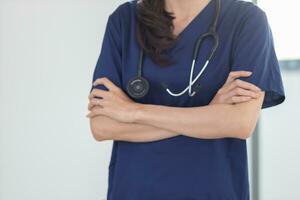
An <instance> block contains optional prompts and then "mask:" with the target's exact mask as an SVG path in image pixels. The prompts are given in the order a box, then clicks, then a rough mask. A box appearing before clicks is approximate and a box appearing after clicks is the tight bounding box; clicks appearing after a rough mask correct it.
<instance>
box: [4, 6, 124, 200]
mask: <svg viewBox="0 0 300 200" xmlns="http://www.w3.org/2000/svg"><path fill="white" fill-rule="evenodd" d="M120 3H121V1H118V0H110V1H104V0H84V1H83V0H72V1H71V0H70V1H67V0H64V1H62V0H43V1H38V0H26V1H21V0H0V66H1V67H0V91H1V93H0V101H1V105H0V123H1V126H0V132H1V134H0V199H1V200H20V199H22V200H37V199H43V200H50V199H51V200H54V199H55V200H67V199H70V200H71V199H72V200H76V199H78V200H79V199H80V200H82V199H88V200H100V199H101V198H102V197H103V198H104V194H105V192H106V187H107V185H106V178H107V167H106V165H107V163H108V159H109V156H110V154H109V153H110V148H111V143H110V142H106V144H104V143H102V144H103V145H99V143H97V142H96V141H95V140H94V139H93V138H92V136H91V133H90V132H89V131H90V130H89V123H88V119H87V118H86V117H85V115H86V114H87V103H88V98H87V97H88V94H89V90H90V87H91V81H92V71H93V69H94V67H95V64H96V61H97V58H98V55H99V52H100V48H101V42H102V38H103V33H104V28H105V24H106V20H107V18H108V15H109V14H110V13H111V12H112V11H113V10H114V9H115V8H116V6H117V5H119V4H120Z"/></svg>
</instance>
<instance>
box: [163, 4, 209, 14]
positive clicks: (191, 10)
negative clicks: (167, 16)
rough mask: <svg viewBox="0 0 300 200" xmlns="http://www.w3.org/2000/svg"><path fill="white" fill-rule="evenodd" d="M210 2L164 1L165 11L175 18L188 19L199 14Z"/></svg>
mask: <svg viewBox="0 0 300 200" xmlns="http://www.w3.org/2000/svg"><path fill="white" fill-rule="evenodd" d="M210 1H211V0H165V10H166V11H168V12H172V13H174V15H175V16H176V18H189V17H191V16H194V15H196V14H197V13H199V12H200V11H201V10H202V9H203V8H204V7H205V6H206V5H207V4H208V3H209V2H210Z"/></svg>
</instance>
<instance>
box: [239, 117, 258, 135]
mask: <svg viewBox="0 0 300 200" xmlns="http://www.w3.org/2000/svg"><path fill="white" fill-rule="evenodd" d="M255 126H256V123H250V122H249V121H247V122H245V123H241V126H240V127H239V130H238V131H237V133H238V134H237V135H238V138H239V139H243V140H246V139H248V138H250V137H251V136H252V133H253V132H254V129H255Z"/></svg>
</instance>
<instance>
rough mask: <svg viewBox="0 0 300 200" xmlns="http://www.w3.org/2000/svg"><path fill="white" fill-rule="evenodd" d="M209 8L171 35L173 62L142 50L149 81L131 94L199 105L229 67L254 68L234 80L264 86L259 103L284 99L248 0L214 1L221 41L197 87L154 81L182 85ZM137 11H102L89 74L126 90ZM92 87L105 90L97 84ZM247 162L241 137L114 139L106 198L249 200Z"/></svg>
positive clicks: (267, 36) (268, 40) (262, 20)
mask: <svg viewBox="0 0 300 200" xmlns="http://www.w3.org/2000/svg"><path fill="white" fill-rule="evenodd" d="M214 12H215V1H213V0H212V1H210V3H209V4H208V5H207V6H206V7H205V8H204V9H203V10H202V11H201V12H200V13H199V14H198V15H197V16H196V17H195V18H194V19H193V20H192V22H191V23H190V24H189V25H188V26H187V27H186V28H185V29H184V30H183V32H181V33H180V35H179V40H178V42H177V43H176V44H175V46H173V47H172V48H171V49H169V50H168V54H169V56H171V59H172V60H174V61H175V62H176V63H175V64H173V65H172V66H169V67H165V68H163V67H160V66H158V65H156V64H155V63H154V62H153V61H152V60H151V59H150V57H149V56H148V55H146V56H145V60H144V69H143V76H144V77H145V78H147V79H148V80H149V83H150V90H149V93H148V94H147V96H145V97H144V98H142V99H139V100H136V101H138V102H140V103H147V104H159V105H167V106H176V107H194V106H205V105H207V104H208V103H209V102H210V101H211V100H212V98H213V97H214V95H215V94H216V92H217V91H218V89H219V88H220V87H222V85H223V84H224V82H225V81H226V79H227V77H228V74H229V72H230V71H235V70H250V71H252V72H253V74H252V75H251V76H250V77H246V78H245V77H244V78H241V79H242V80H246V81H248V82H251V83H253V84H255V85H257V86H258V87H260V88H261V89H262V90H264V91H265V92H266V96H265V99H264V102H263V106H262V108H268V107H271V106H275V105H278V104H280V103H282V102H283V101H284V100H285V94H284V88H283V84H282V78H281V74H280V69H279V65H278V60H277V57H276V54H275V51H274V44H273V38H272V32H271V29H270V27H269V24H268V21H267V17H266V14H265V12H264V11H262V10H261V9H260V8H259V7H257V6H256V5H254V4H252V3H250V2H244V1H238V0H221V13H220V19H219V22H218V27H217V31H218V33H219V36H220V45H219V48H218V49H217V51H216V54H215V56H214V57H213V59H212V60H211V62H210V64H209V65H208V67H207V69H206V70H205V71H204V73H203V75H202V76H201V78H200V79H198V81H197V82H196V83H200V84H201V85H202V89H201V90H200V92H198V93H197V94H196V95H195V96H194V97H189V96H188V93H187V92H186V93H185V95H183V96H179V97H174V96H170V95H169V94H168V93H167V92H166V91H165V90H164V89H163V88H162V87H161V85H160V82H161V81H164V82H166V83H167V84H168V86H169V88H170V89H171V90H172V91H174V92H179V91H182V90H183V89H184V88H185V87H186V86H187V85H188V83H189V73H190V66H191V62H192V53H193V48H194V45H195V42H196V39H197V37H198V36H199V35H200V34H202V33H204V32H206V31H207V30H208V27H209V25H210V23H211V21H212V17H213V15H214ZM136 13H137V1H136V0H133V1H128V2H125V3H122V4H121V5H120V6H118V7H117V8H116V9H115V10H114V11H113V12H112V13H111V14H110V16H109V17H108V20H107V25H106V31H105V35H104V39H103V43H102V49H101V53H100V56H99V59H98V62H97V65H96V67H95V70H94V74H93V81H94V80H96V79H97V78H100V77H104V76H105V77H108V78H109V79H110V80H112V81H113V82H114V83H115V84H116V85H117V86H119V87H121V88H122V89H123V90H124V91H125V92H126V85H127V82H128V80H129V79H131V78H132V77H134V76H136V75H137V65H138V56H139V51H140V48H139V46H138V43H137V39H136V32H135V27H136ZM211 46H212V40H211V39H207V40H206V41H205V42H204V43H203V46H202V48H201V50H200V52H199V57H198V63H197V64H196V66H195V72H194V77H195V76H196V74H197V73H198V72H199V71H200V69H201V67H202V66H203V64H204V62H205V56H206V54H207V52H208V51H209V50H210V49H211ZM195 85H196V84H195ZM96 87H97V88H100V89H104V90H107V89H106V88H105V86H103V85H100V86H96ZM92 88H93V87H92ZM92 88H91V89H92ZM216 126H217V124H216ZM247 164H248V162H247V148H246V140H243V139H237V138H229V137H228V138H221V139H197V138H192V137H187V136H183V135H180V136H176V137H173V138H168V139H164V140H160V141H155V142H141V143H135V142H127V141H113V148H112V153H111V160H110V164H109V179H108V183H109V185H108V193H107V199H108V200H192V199H194V200H249V198H250V194H249V180H248V165H247Z"/></svg>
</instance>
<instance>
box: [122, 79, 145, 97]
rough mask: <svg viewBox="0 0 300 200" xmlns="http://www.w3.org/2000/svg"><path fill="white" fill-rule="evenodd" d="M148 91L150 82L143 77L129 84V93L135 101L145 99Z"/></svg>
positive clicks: (132, 80) (130, 81)
mask: <svg viewBox="0 0 300 200" xmlns="http://www.w3.org/2000/svg"><path fill="white" fill-rule="evenodd" d="M148 90H149V82H148V81H147V80H146V79H145V78H143V77H139V76H137V77H134V78H133V79H131V80H129V81H128V83H127V92H128V94H129V95H130V96H131V97H133V98H135V99H138V98H142V97H144V96H145V95H146V94H147V93H148Z"/></svg>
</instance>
